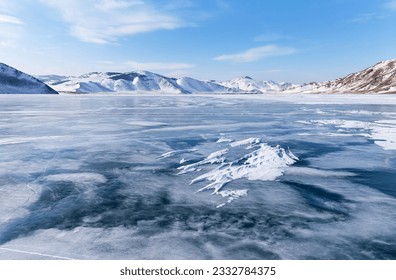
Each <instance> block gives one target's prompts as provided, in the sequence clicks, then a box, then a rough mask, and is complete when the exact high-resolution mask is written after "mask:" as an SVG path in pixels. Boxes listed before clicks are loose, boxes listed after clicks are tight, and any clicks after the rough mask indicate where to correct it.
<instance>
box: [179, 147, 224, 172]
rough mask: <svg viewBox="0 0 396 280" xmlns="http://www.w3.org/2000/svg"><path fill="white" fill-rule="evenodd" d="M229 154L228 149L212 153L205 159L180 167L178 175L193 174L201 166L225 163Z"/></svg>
mask: <svg viewBox="0 0 396 280" xmlns="http://www.w3.org/2000/svg"><path fill="white" fill-rule="evenodd" d="M227 153H228V149H223V150H220V151H217V152H214V153H211V154H210V155H208V156H207V157H206V158H205V159H203V160H201V161H198V162H195V163H192V164H189V165H184V166H180V167H179V168H178V170H181V171H180V172H179V173H178V175H180V174H185V173H188V172H193V171H197V170H198V167H199V166H202V165H205V164H214V163H223V162H224V161H225V160H226V158H225V155H226V154H227Z"/></svg>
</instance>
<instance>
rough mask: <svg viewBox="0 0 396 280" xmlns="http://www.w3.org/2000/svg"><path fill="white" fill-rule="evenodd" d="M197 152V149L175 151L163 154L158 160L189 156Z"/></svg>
mask: <svg viewBox="0 0 396 280" xmlns="http://www.w3.org/2000/svg"><path fill="white" fill-rule="evenodd" d="M196 151H197V149H185V150H174V151H170V152H166V153H163V154H162V155H160V156H159V157H158V158H168V157H173V156H177V155H181V154H186V153H187V154H188V153H191V152H196Z"/></svg>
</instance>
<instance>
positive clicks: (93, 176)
mask: <svg viewBox="0 0 396 280" xmlns="http://www.w3.org/2000/svg"><path fill="white" fill-rule="evenodd" d="M45 179H47V180H48V181H55V182H56V181H63V182H72V183H75V184H92V183H93V184H104V183H106V182H107V179H106V177H105V176H103V175H102V174H98V173H89V172H84V173H63V174H54V175H48V176H46V177H45Z"/></svg>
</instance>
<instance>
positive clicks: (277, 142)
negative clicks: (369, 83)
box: [0, 95, 396, 259]
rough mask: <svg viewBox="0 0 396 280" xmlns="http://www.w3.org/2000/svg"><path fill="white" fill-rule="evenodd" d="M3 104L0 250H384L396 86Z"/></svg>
mask: <svg viewBox="0 0 396 280" xmlns="http://www.w3.org/2000/svg"><path fill="white" fill-rule="evenodd" d="M0 108H1V110H0V155H1V161H0V259H396V222H395V221H396V183H395V182H396V96H392V95H388V96H379V95H364V96H362V95H344V96H340V95H311V96H307V95H294V96H292V95H289V96H286V95H260V96H259V95H248V96H226V95H222V96H210V95H178V96H160V95H154V96H153V95H150V96H148V95H132V96H125V95H124V96H122V95H119V96H117V95H116V96H115V95H112V96H110V95H109V96H106V95H60V96H35V95H0Z"/></svg>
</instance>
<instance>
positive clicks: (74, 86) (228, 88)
mask: <svg viewBox="0 0 396 280" xmlns="http://www.w3.org/2000/svg"><path fill="white" fill-rule="evenodd" d="M38 78H39V79H41V80H42V81H44V82H45V83H47V84H48V85H50V86H51V87H53V88H54V89H56V90H57V91H60V92H79V93H94V92H133V91H139V92H164V93H270V92H280V91H282V90H284V89H287V88H289V87H291V86H292V84H289V83H280V84H278V83H276V82H273V81H255V80H253V79H252V78H250V77H241V78H236V79H234V80H230V81H225V82H216V81H201V80H197V79H193V78H189V77H182V78H170V77H166V76H163V75H160V74H156V73H152V72H148V71H138V72H128V73H117V72H104V73H103V72H92V73H88V74H85V75H82V76H78V77H66V76H57V75H47V76H38Z"/></svg>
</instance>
